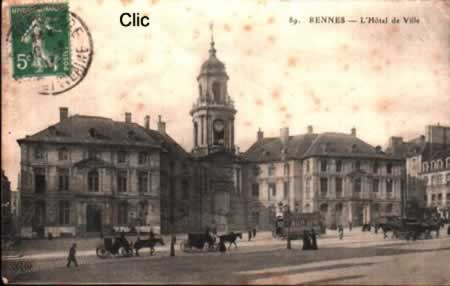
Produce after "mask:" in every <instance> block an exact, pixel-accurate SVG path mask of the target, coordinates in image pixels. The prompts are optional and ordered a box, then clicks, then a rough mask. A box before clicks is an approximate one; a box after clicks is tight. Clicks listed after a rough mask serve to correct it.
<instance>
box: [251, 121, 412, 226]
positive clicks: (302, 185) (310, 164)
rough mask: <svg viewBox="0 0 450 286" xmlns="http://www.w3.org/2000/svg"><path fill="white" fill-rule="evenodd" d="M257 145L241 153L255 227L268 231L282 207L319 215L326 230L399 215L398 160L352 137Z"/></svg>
mask: <svg viewBox="0 0 450 286" xmlns="http://www.w3.org/2000/svg"><path fill="white" fill-rule="evenodd" d="M257 137H258V140H257V142H256V143H255V144H253V146H251V147H250V149H249V150H248V151H247V152H246V153H245V155H244V157H245V159H246V160H247V164H248V168H249V169H250V174H251V175H249V177H248V182H247V188H248V192H249V194H250V195H249V197H250V198H251V199H249V205H248V208H249V213H250V216H251V217H250V218H249V221H251V222H252V223H253V224H256V225H259V227H261V228H271V227H272V223H273V218H274V217H275V216H276V215H277V213H280V212H281V211H282V209H283V208H284V206H289V209H291V210H293V211H298V212H320V213H321V214H322V216H323V218H324V220H325V223H326V225H327V226H333V225H337V224H343V225H347V224H348V223H349V222H352V223H353V224H354V225H361V224H363V223H369V222H371V221H372V220H374V219H376V218H377V217H379V216H384V215H399V214H400V205H401V204H400V201H401V193H402V188H404V182H403V180H402V178H403V176H402V174H403V172H404V170H403V168H404V165H403V164H402V162H401V160H397V159H395V158H392V157H391V156H389V155H387V154H385V153H384V152H383V151H382V150H381V148H380V147H373V146H370V145H369V144H367V143H365V142H364V141H362V140H360V139H359V138H357V137H356V130H355V129H353V130H352V132H351V134H343V133H331V132H327V133H322V134H316V133H313V129H312V127H311V126H310V127H308V132H307V133H306V134H302V135H294V136H289V131H288V129H287V128H283V129H281V134H280V137H279V138H277V137H273V138H263V134H262V132H261V131H259V132H258V136H257Z"/></svg>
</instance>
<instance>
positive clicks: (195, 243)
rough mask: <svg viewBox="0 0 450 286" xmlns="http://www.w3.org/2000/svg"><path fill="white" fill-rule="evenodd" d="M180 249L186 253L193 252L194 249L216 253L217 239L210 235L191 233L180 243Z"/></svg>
mask: <svg viewBox="0 0 450 286" xmlns="http://www.w3.org/2000/svg"><path fill="white" fill-rule="evenodd" d="M180 249H181V250H182V251H184V252H192V250H193V249H200V250H205V251H216V250H217V244H216V237H214V236H213V235H211V234H209V233H189V234H188V238H187V239H186V240H183V241H182V242H181V243H180Z"/></svg>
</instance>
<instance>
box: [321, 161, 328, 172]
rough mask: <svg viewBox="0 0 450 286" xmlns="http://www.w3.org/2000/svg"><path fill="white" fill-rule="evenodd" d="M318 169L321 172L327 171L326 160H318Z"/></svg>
mask: <svg viewBox="0 0 450 286" xmlns="http://www.w3.org/2000/svg"><path fill="white" fill-rule="evenodd" d="M320 171H322V172H326V171H327V160H321V161H320Z"/></svg>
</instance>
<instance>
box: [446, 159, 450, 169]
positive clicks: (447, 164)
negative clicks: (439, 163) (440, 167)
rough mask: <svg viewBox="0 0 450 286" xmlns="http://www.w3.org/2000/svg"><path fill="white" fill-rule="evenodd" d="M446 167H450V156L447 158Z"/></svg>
mask: <svg viewBox="0 0 450 286" xmlns="http://www.w3.org/2000/svg"><path fill="white" fill-rule="evenodd" d="M445 162H446V163H445V165H446V168H450V158H447V159H445Z"/></svg>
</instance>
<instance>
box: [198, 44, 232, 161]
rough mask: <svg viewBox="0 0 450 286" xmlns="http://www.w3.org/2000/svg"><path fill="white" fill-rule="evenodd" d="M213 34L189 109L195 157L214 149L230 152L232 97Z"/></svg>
mask: <svg viewBox="0 0 450 286" xmlns="http://www.w3.org/2000/svg"><path fill="white" fill-rule="evenodd" d="M216 52H217V51H216V49H215V47H214V37H213V36H212V35H211V47H210V49H209V57H208V59H207V60H206V61H205V62H204V63H203V64H202V66H201V69H200V74H199V75H198V76H197V83H198V97H197V100H196V101H195V102H194V104H193V106H192V109H191V112H190V114H191V116H192V123H193V129H194V130H193V139H194V142H193V143H194V144H193V146H194V147H193V150H192V153H193V154H194V155H197V156H204V155H208V154H211V153H214V152H216V151H219V150H222V151H229V152H232V153H233V152H234V149H235V147H234V116H235V114H236V109H234V103H233V100H232V99H231V98H230V96H229V94H228V89H227V82H228V79H229V78H228V75H227V73H226V71H225V65H224V64H223V63H222V62H221V61H220V60H219V59H218V58H217V55H216Z"/></svg>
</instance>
